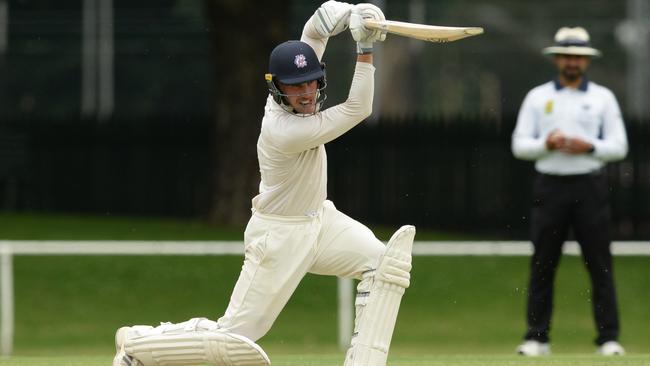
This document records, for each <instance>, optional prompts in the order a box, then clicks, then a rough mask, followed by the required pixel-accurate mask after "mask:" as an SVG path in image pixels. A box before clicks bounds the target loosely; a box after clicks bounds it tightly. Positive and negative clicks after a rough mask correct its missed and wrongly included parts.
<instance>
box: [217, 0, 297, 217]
mask: <svg viewBox="0 0 650 366" xmlns="http://www.w3.org/2000/svg"><path fill="white" fill-rule="evenodd" d="M290 3H291V1H290V0H280V1H241V0H212V1H210V0H208V1H207V2H206V7H207V13H208V16H209V17H210V23H211V26H212V29H211V32H212V35H213V36H212V37H213V49H214V52H215V70H216V72H215V75H216V78H215V79H216V80H215V83H216V93H215V98H216V99H215V120H214V129H213V131H214V132H213V133H214V136H213V141H214V145H213V154H214V162H215V163H214V172H213V175H212V176H213V191H212V197H211V203H210V206H211V208H210V218H209V219H210V222H211V223H212V224H214V225H240V224H243V223H244V222H246V220H247V219H248V217H249V216H250V200H251V198H252V197H253V196H254V195H255V194H256V193H257V189H258V186H259V180H260V176H259V170H258V166H257V154H256V143H257V136H258V134H259V130H260V124H261V121H262V116H263V114H264V104H265V100H266V97H267V95H268V91H267V88H266V82H265V81H264V74H265V72H266V71H267V68H268V58H269V54H270V53H271V50H272V49H273V48H274V47H275V46H276V45H277V44H279V43H281V42H284V41H286V40H287V39H288V32H289V19H288V18H289V14H290V13H291V12H290Z"/></svg>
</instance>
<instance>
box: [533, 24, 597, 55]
mask: <svg viewBox="0 0 650 366" xmlns="http://www.w3.org/2000/svg"><path fill="white" fill-rule="evenodd" d="M542 53H544V54H545V55H576V56H592V57H599V56H602V52H600V51H599V50H597V49H595V48H593V47H591V46H590V45H589V33H587V31H586V30H585V29H584V28H582V27H574V28H569V27H562V28H560V29H559V30H558V31H557V33H555V44H554V45H553V46H551V47H546V48H544V49H543V50H542Z"/></svg>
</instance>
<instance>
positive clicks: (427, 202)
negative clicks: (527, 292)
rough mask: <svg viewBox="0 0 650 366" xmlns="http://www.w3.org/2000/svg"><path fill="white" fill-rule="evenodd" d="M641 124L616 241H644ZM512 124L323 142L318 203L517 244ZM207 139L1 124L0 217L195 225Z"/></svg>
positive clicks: (175, 130) (648, 158) (128, 126)
mask: <svg viewBox="0 0 650 366" xmlns="http://www.w3.org/2000/svg"><path fill="white" fill-rule="evenodd" d="M649 126H650V121H630V122H628V124H627V129H628V135H629V139H630V153H629V154H628V157H627V158H626V159H625V160H624V161H622V162H618V163H613V164H609V165H608V169H607V172H608V175H609V178H610V183H611V197H612V217H613V230H614V235H615V237H616V238H618V239H647V238H649V237H650V151H649V149H650V148H649V147H648V144H647V143H645V142H646V141H650V127H649ZM512 127H513V126H512V124H511V123H504V122H502V123H501V124H499V123H496V122H489V121H472V120H445V121H432V120H417V119H415V120H408V119H402V120H380V121H375V122H372V123H365V124H362V125H360V126H357V127H355V128H354V129H353V130H352V131H350V132H349V133H347V134H346V135H344V136H342V137H341V138H339V139H338V140H336V141H334V142H332V143H330V144H328V147H327V149H328V156H329V196H330V198H331V199H332V200H334V202H335V203H336V205H337V207H339V209H341V210H342V211H344V212H346V213H348V214H350V215H351V216H353V217H355V218H358V219H360V220H361V221H363V222H365V223H370V224H385V225H397V224H400V223H414V224H417V225H419V226H420V227H426V228H432V229H442V230H455V231H457V230H460V231H465V232H468V233H475V234H480V235H485V234H487V235H491V236H494V237H499V238H525V237H526V232H527V228H528V213H529V209H530V205H529V202H530V186H531V178H532V175H533V164H532V163H530V162H523V161H519V160H516V159H515V158H514V157H513V156H512V154H511V152H510V134H511V131H512ZM212 137H213V129H212V126H211V124H209V123H207V122H205V121H202V122H199V121H183V122H179V121H160V120H157V121H155V122H150V123H147V122H142V121H138V123H129V121H109V122H106V123H102V124H98V123H97V122H90V121H75V122H74V123H56V122H53V121H30V122H22V123H16V124H9V125H7V124H5V125H3V126H0V209H2V210H4V211H15V212H21V211H45V212H53V213H57V212H67V213H69V212H78V213H97V214H106V213H110V214H116V215H118V214H129V215H163V216H178V217H205V216H207V214H208V211H209V206H210V202H211V201H210V197H211V195H212V193H213V191H212V183H211V182H212V178H211V177H212V174H213V171H214V162H213V159H212V156H211V155H212V151H214V149H212V146H213V144H214V143H215V142H214V141H212ZM254 143H255V141H251V145H250V146H246V147H242V148H250V149H254V148H255V147H254ZM248 204H249V202H248V201H247V202H242V205H248Z"/></svg>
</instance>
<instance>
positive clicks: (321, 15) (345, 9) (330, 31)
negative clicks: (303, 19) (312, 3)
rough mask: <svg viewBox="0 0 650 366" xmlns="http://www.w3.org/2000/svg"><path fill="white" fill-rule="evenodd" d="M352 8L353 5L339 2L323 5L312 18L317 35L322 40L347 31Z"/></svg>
mask: <svg viewBox="0 0 650 366" xmlns="http://www.w3.org/2000/svg"><path fill="white" fill-rule="evenodd" d="M352 8H354V5H352V4H348V3H344V2H340V1H333V0H330V1H327V2H325V3H323V4H322V5H321V6H320V7H319V8H318V9H316V12H315V13H314V16H313V19H314V20H313V21H314V27H315V28H316V31H317V32H318V34H320V36H321V37H322V38H329V37H331V36H335V35H337V34H339V33H341V32H343V31H344V30H346V29H348V25H349V22H350V11H352Z"/></svg>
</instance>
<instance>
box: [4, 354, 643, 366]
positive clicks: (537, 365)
mask: <svg viewBox="0 0 650 366" xmlns="http://www.w3.org/2000/svg"><path fill="white" fill-rule="evenodd" d="M342 357H343V356H342V354H294V355H278V356H276V357H272V360H271V362H272V364H273V365H281V366H335V365H337V366H338V365H341V364H342V363H343V362H342ZM110 362H111V357H107V356H71V357H65V356H57V357H15V358H9V359H0V366H106V365H110ZM388 365H390V366H647V365H650V355H628V356H623V357H602V356H594V355H560V356H550V357H541V358H523V357H521V356H510V355H509V356H504V355H471V356H465V355H395V356H391V357H390V358H389V360H388Z"/></svg>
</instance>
